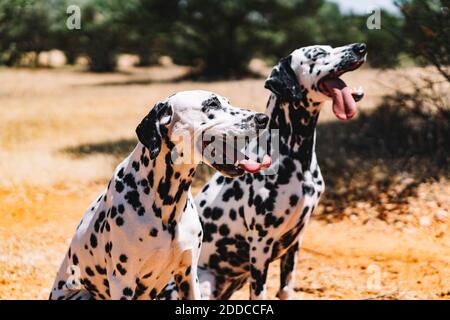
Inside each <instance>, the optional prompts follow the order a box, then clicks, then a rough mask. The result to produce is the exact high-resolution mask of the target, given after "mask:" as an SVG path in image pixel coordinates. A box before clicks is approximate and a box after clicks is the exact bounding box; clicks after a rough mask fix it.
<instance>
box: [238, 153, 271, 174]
mask: <svg viewBox="0 0 450 320" xmlns="http://www.w3.org/2000/svg"><path fill="white" fill-rule="evenodd" d="M271 164H272V158H271V157H270V156H269V155H267V154H266V155H265V156H264V157H263V160H262V162H261V163H259V162H256V161H255V160H252V159H245V160H239V161H238V162H237V165H238V167H239V168H242V169H244V170H245V171H247V172H250V173H256V172H258V171H259V170H261V169H265V168H268V167H270V165H271Z"/></svg>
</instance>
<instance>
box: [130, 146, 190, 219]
mask: <svg viewBox="0 0 450 320" xmlns="http://www.w3.org/2000/svg"><path fill="white" fill-rule="evenodd" d="M172 149H173V145H172V144H171V143H169V144H168V143H167V141H163V142H162V145H161V151H160V153H159V154H158V156H157V157H156V158H155V159H154V160H151V159H150V152H149V150H148V149H147V148H146V147H145V146H144V145H143V144H141V143H140V142H139V143H138V144H137V146H136V148H135V149H134V151H133V152H132V153H131V155H130V157H129V161H128V164H127V166H126V167H125V168H124V171H125V175H126V172H131V171H132V172H133V174H134V176H135V181H136V185H137V188H138V189H141V190H142V191H143V192H140V194H141V197H142V195H144V196H145V198H144V199H140V201H141V202H142V204H143V205H144V207H145V208H146V209H148V211H153V214H155V216H157V217H160V218H161V219H162V222H163V226H165V227H167V228H174V227H175V226H176V224H177V223H178V221H179V219H180V217H181V213H182V212H183V210H184V209H185V206H186V203H187V198H188V194H189V192H188V191H189V189H190V186H191V182H192V178H193V176H194V173H195V168H196V166H195V165H194V164H176V165H175V164H173V161H172ZM146 211H147V210H146Z"/></svg>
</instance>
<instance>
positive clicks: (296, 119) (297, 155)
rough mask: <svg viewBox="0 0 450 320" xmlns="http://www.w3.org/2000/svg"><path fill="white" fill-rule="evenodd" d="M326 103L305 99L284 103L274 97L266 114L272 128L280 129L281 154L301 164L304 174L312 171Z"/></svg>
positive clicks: (270, 99)
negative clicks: (317, 134)
mask: <svg viewBox="0 0 450 320" xmlns="http://www.w3.org/2000/svg"><path fill="white" fill-rule="evenodd" d="M322 106H323V102H311V101H308V99H304V100H302V101H299V102H289V101H282V100H280V99H279V98H277V97H276V96H275V95H274V94H272V95H271V96H270V98H269V101H268V103H267V110H266V114H267V115H268V116H270V124H269V129H271V130H272V129H276V130H279V139H280V142H279V152H280V155H281V156H288V157H290V158H291V159H293V160H298V161H300V163H301V166H302V171H303V172H305V171H307V170H309V169H310V165H311V161H312V157H313V154H314V151H315V132H316V125H317V120H318V118H319V113H320V110H321V108H322Z"/></svg>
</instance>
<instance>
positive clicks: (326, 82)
mask: <svg viewBox="0 0 450 320" xmlns="http://www.w3.org/2000/svg"><path fill="white" fill-rule="evenodd" d="M363 63H364V60H359V61H358V62H356V63H354V64H352V65H351V66H350V67H348V68H345V69H343V70H341V71H338V72H336V73H332V74H329V75H327V76H325V77H323V78H322V79H320V81H319V84H318V88H319V90H320V92H322V93H323V94H325V95H327V96H328V97H330V98H332V99H333V112H334V114H335V115H336V117H337V118H338V119H340V120H349V119H351V118H353V116H354V115H355V114H356V111H357V110H356V102H358V101H360V100H361V99H362V98H363V97H364V92H363V91H362V88H359V89H352V88H349V87H348V86H347V84H346V83H345V82H344V81H343V80H342V79H340V78H339V77H340V76H341V75H343V74H344V73H346V72H349V71H353V70H356V69H358V68H359V67H360V66H361V65H362V64H363Z"/></svg>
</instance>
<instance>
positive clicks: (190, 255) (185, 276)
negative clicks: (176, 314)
mask: <svg viewBox="0 0 450 320" xmlns="http://www.w3.org/2000/svg"><path fill="white" fill-rule="evenodd" d="M198 254H199V253H198V250H187V251H185V252H184V253H183V261H185V263H183V264H182V267H180V269H179V271H178V272H177V273H176V274H175V283H176V286H177V290H178V298H179V299H181V300H200V299H201V294H200V286H199V281H198V274H197V261H198ZM186 262H187V263H186ZM186 265H187V266H186Z"/></svg>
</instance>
